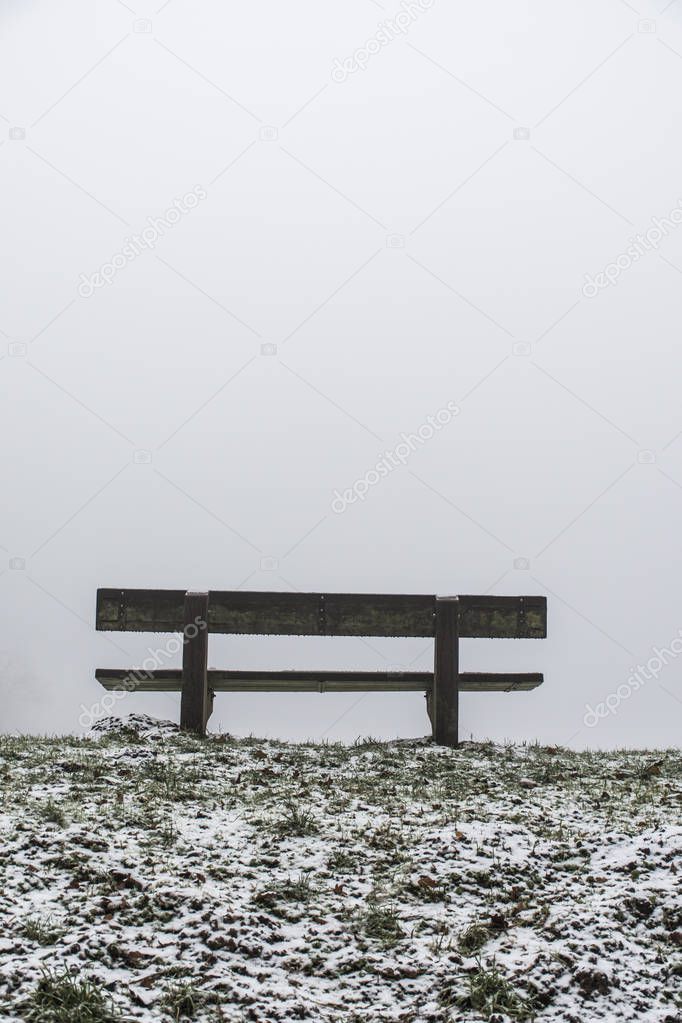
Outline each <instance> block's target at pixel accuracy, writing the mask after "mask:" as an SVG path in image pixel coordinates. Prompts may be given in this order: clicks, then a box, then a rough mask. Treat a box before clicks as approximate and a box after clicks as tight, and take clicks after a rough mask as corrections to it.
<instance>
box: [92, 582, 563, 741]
mask: <svg viewBox="0 0 682 1023" xmlns="http://www.w3.org/2000/svg"><path fill="white" fill-rule="evenodd" d="M97 629H98V631H104V632H174V633H182V635H183V658H182V670H177V669H167V668H165V669H159V670H156V671H143V670H141V669H140V670H137V669H127V670H126V669H115V668H110V669H107V668H99V669H98V670H97V671H96V673H95V675H96V678H97V680H98V681H99V682H100V683H101V684H102V685H103V686H104V688H105V689H110V690H126V691H128V692H142V693H149V692H181V693H182V699H181V705H180V727H181V728H183V729H186V730H188V731H192V732H196V733H197V734H199V735H205V733H206V724H207V722H208V719H209V718H210V716H211V713H212V710H213V696H214V694H215V693H237V692H251V693H257V692H260V693H263V692H267V693H280V692H285V693H295V692H320V693H323V692H363V691H366V692H403V693H404V692H424V693H426V699H427V708H428V712H429V717H430V719H431V725H432V734H433V738H434V741H435V742H436V743H438V744H439V745H442V746H456V745H457V744H458V741H459V694H460V692H516V691H517V690H528V689H535V688H536V687H537V686H539V685H541V684H542V682H543V676H542V675H541V674H516V673H514V674H490V673H476V672H460V670H459V641H460V639H464V638H486V637H487V638H489V639H544V638H545V637H546V635H547V600H546V598H545V597H491V596H480V597H477V596H458V597H437V596H430V595H426V594H416V595H406V596H404V595H399V594H365V593H263V592H250V593H249V592H242V591H241V590H225V591H211V592H210V593H193V592H185V591H184V590H137V589H130V590H116V589H100V590H98V591H97ZM209 633H222V634H228V635H261V636H265V635H278V636H371V637H375V636H377V637H378V636H400V637H433V638H434V641H435V643H434V646H435V651H434V669H433V671H238V670H225V671H208V669H207V663H208V636H209Z"/></svg>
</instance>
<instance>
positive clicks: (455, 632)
mask: <svg viewBox="0 0 682 1023" xmlns="http://www.w3.org/2000/svg"><path fill="white" fill-rule="evenodd" d="M429 710H430V717H431V723H432V726H433V738H434V740H435V742H437V743H438V744H439V745H440V746H457V745H458V743H459V598H458V597H438V598H437V599H436V642H435V651H434V666H433V691H432V694H431V699H430V706H429Z"/></svg>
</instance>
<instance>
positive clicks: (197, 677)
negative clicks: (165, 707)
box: [180, 593, 211, 735]
mask: <svg viewBox="0 0 682 1023" xmlns="http://www.w3.org/2000/svg"><path fill="white" fill-rule="evenodd" d="M184 619H185V624H184V647H183V655H182V699H181V701H180V727H181V728H183V729H185V730H186V731H188V732H196V733H197V734H198V735H205V734H206V722H207V721H208V719H209V716H210V713H211V697H210V696H209V691H208V677H207V670H206V669H207V664H208V593H187V594H186V595H185V604H184Z"/></svg>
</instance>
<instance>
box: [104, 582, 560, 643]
mask: <svg viewBox="0 0 682 1023" xmlns="http://www.w3.org/2000/svg"><path fill="white" fill-rule="evenodd" d="M183 603H184V591H182V590H115V589H104V590H98V593H97V628H98V629H99V630H103V631H120V632H181V631H182V628H183V624H184V621H183ZM435 603H436V598H435V596H430V595H427V594H416V595H414V594H413V595H400V594H364V593H361V594H357V593H355V594H353V593H328V594H321V593H266V592H250V593H249V592H242V591H240V590H237V591H219V590H214V591H212V592H211V594H210V597H209V631H210V632H216V633H227V634H242V635H289V636H404V637H409V636H416V637H428V636H433V635H434V620H435ZM459 631H460V636H462V637H465V638H485V637H488V638H491V639H494V638H497V639H524V638H525V639H543V638H544V637H545V636H546V635H547V601H546V598H545V597H507V596H502V597H493V596H470V595H465V596H461V597H460V630H459Z"/></svg>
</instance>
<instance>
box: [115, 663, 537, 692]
mask: <svg viewBox="0 0 682 1023" xmlns="http://www.w3.org/2000/svg"><path fill="white" fill-rule="evenodd" d="M207 675H208V687H209V690H213V691H214V692H216V693H243V692H248V693H307V692H328V693H350V692H399V693H410V692H425V691H426V690H428V689H431V688H432V686H433V672H431V671H404V672H396V671H240V670H228V671H221V670H219V669H215V670H211V671H209V672H208V673H207ZM95 677H96V678H97V680H98V682H100V684H101V685H102V686H103V687H104V688H105V689H109V690H118V691H120V690H123V691H127V692H141V693H174V692H175V693H179V692H180V691H181V690H182V671H180V670H179V669H174V668H162V669H159V670H157V671H151V672H143V671H139V672H135V671H130V670H127V669H125V668H98V669H97V671H96V672H95ZM543 681H544V679H543V676H542V675H541V674H539V673H525V674H519V673H516V672H515V673H509V674H500V673H491V672H463V673H462V674H461V675H460V676H459V691H460V692H465V693H494V692H501V693H504V692H520V691H528V690H531V689H536V688H537V687H538V686H540V685H542V683H543Z"/></svg>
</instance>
